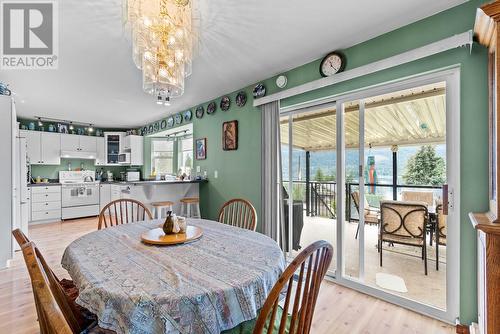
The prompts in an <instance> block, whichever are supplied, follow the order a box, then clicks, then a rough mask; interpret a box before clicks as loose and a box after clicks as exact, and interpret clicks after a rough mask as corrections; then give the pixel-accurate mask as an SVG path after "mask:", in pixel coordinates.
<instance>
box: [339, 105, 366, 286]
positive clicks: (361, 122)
mask: <svg viewBox="0 0 500 334" xmlns="http://www.w3.org/2000/svg"><path fill="white" fill-rule="evenodd" d="M358 117H359V125H358V126H359V152H358V154H359V167H358V168H359V169H358V171H359V175H358V181H359V203H358V206H359V221H358V227H359V233H358V250H359V251H358V253H359V254H358V255H359V260H358V261H359V263H358V267H359V279H360V281H362V282H363V281H364V279H365V252H364V251H363V250H364V245H365V215H364V212H365V174H364V172H365V101H364V100H359V115H358ZM342 189H345V187H342ZM344 224H345V222H344Z"/></svg>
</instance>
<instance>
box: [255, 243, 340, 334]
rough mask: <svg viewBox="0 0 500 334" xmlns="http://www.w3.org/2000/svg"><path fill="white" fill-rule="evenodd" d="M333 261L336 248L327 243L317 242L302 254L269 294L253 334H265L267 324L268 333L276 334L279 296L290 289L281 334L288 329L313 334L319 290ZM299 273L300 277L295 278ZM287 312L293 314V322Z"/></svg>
mask: <svg viewBox="0 0 500 334" xmlns="http://www.w3.org/2000/svg"><path fill="white" fill-rule="evenodd" d="M332 257H333V247H332V246H331V245H330V244H329V243H328V242H326V241H324V240H320V241H316V242H315V243H313V244H311V245H309V246H308V247H306V249H304V250H303V251H302V252H300V254H299V255H297V256H296V257H295V259H294V260H293V261H292V263H290V265H289V266H288V267H287V268H286V270H285V271H284V272H283V274H282V275H281V277H280V278H279V279H278V281H277V282H276V284H275V285H274V287H273V288H272V290H271V292H270V293H269V296H268V297H267V299H266V302H265V303H264V306H263V307H262V309H261V311H260V314H259V317H258V318H257V321H256V323H255V328H254V330H253V334H261V333H264V331H265V330H266V329H265V327H266V324H267V323H268V324H269V325H268V326H267V327H269V329H267V333H268V334H272V333H273V330H274V327H275V326H274V324H277V323H276V320H277V318H276V314H277V311H278V304H279V303H280V293H281V292H282V291H283V290H284V288H285V286H287V285H288V286H287V287H286V297H285V299H284V304H283V311H282V313H281V319H279V329H278V333H279V334H283V333H285V331H286V330H287V327H288V331H287V333H290V334H294V333H295V334H308V333H309V332H310V330H311V323H312V318H313V314H314V307H315V305H316V300H317V298H318V294H319V288H320V286H321V282H322V281H323V278H324V277H325V275H326V272H327V271H328V267H329V266H330V262H331V261H332ZM298 270H299V273H298V276H297V275H295V274H296V272H297V271H298ZM294 282H296V284H295V293H293V290H294ZM292 299H293V301H292ZM290 302H292V303H291V304H290ZM288 311H291V316H290V318H289V316H288Z"/></svg>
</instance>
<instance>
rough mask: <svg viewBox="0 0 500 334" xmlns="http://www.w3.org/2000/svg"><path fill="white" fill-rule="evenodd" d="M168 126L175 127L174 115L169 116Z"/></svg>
mask: <svg viewBox="0 0 500 334" xmlns="http://www.w3.org/2000/svg"><path fill="white" fill-rule="evenodd" d="M167 126H168V127H169V128H171V127H173V126H174V118H173V117H169V118H168V119H167Z"/></svg>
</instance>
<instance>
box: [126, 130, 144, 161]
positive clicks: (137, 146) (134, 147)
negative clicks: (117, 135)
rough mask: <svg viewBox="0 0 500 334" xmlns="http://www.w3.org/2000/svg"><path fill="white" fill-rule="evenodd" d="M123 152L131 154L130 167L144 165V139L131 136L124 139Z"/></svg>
mask: <svg viewBox="0 0 500 334" xmlns="http://www.w3.org/2000/svg"><path fill="white" fill-rule="evenodd" d="M123 152H127V153H130V165H131V166H142V165H144V137H143V136H137V135H129V136H126V137H125V138H124V139H123Z"/></svg>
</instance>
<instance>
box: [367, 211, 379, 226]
mask: <svg viewBox="0 0 500 334" xmlns="http://www.w3.org/2000/svg"><path fill="white" fill-rule="evenodd" d="M378 221H379V216H378V212H372V211H370V213H369V214H365V223H366V224H377V225H378Z"/></svg>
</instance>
